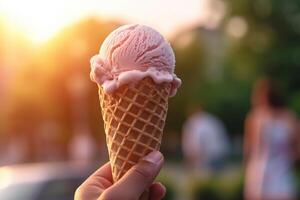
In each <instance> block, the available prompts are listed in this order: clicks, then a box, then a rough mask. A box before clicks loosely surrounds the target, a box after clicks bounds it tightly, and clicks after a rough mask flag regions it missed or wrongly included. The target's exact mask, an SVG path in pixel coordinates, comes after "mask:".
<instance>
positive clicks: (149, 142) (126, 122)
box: [99, 77, 171, 182]
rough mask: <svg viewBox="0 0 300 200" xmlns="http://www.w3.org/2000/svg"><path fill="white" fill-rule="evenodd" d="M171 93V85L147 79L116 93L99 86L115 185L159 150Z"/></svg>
mask: <svg viewBox="0 0 300 200" xmlns="http://www.w3.org/2000/svg"><path fill="white" fill-rule="evenodd" d="M170 90H171V83H161V84H156V83H154V82H153V80H152V79H151V78H148V77H147V78H144V79H142V80H141V81H139V82H138V83H136V84H132V85H124V86H122V87H120V88H118V89H117V90H116V91H115V92H114V93H113V94H107V93H106V92H105V91H104V90H103V88H102V87H101V86H99V98H100V105H101V109H102V117H103V121H104V129H105V134H106V143H107V148H108V152H109V159H110V163H111V167H112V174H113V180H114V182H116V181H117V180H119V179H120V178H121V177H122V176H123V175H124V174H125V173H126V172H127V171H128V170H129V169H130V168H131V167H132V166H133V165H135V164H136V163H137V162H138V161H139V160H140V159H141V158H143V157H144V156H145V155H147V154H148V153H150V152H151V151H154V150H159V148H160V145H161V139H162V135H163V129H164V125H165V121H166V116H167V110H168V98H169V94H170Z"/></svg>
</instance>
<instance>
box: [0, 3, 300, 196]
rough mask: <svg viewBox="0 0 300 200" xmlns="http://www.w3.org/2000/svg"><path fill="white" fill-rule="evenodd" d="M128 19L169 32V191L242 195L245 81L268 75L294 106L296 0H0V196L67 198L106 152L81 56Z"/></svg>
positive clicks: (299, 16)
mask: <svg viewBox="0 0 300 200" xmlns="http://www.w3.org/2000/svg"><path fill="white" fill-rule="evenodd" d="M127 23H141V24H145V25H149V26H152V27H153V28H155V29H157V30H158V31H159V32H161V33H162V34H163V35H164V36H165V37H166V38H167V39H168V40H169V41H170V43H171V46H172V47H173V49H174V52H175V55H176V74H177V75H178V77H180V78H181V79H182V81H183V85H182V87H181V88H180V89H179V91H178V93H177V95H176V96H175V97H173V98H171V99H170V104H169V112H168V117H167V122H166V127H165V133H164V137H163V143H162V147H161V149H162V152H163V153H164V155H165V157H166V165H165V167H164V169H163V171H162V173H161V175H160V177H159V179H160V180H161V181H162V182H163V183H164V184H166V186H167V188H168V193H167V196H166V199H243V196H244V192H243V191H244V188H245V184H244V183H245V180H244V179H245V175H244V174H245V173H244V172H245V167H244V165H245V163H244V159H243V158H244V156H243V149H244V143H245V140H246V139H247V136H245V134H244V133H245V127H244V126H245V120H246V117H247V113H249V112H250V110H251V109H252V106H253V105H252V103H251V102H252V100H251V98H253V96H252V90H253V87H254V83H255V82H256V81H257V80H258V79H261V78H262V77H268V78H269V79H272V81H273V82H275V83H276V85H277V86H278V88H280V91H281V94H282V96H284V99H285V107H286V108H289V109H290V111H291V112H293V113H294V114H293V116H294V119H295V120H296V121H297V116H299V114H300V79H299V78H298V76H299V74H300V64H299V63H300V1H299V0H284V1H279V0H231V1H223V0H184V1H183V0H165V1H159V0H152V1H146V0H86V1H81V0H72V1H69V0H66V1H60V0H51V1H50V0H49V1H37V0H36V1H35V0H27V1H17V0H0V166H2V168H0V194H1V193H2V194H1V195H0V196H1V199H2V198H4V200H14V199H19V198H20V196H16V194H19V195H21V194H22V195H21V196H22V199H26V198H25V197H27V199H28V200H35V199H49V200H51V199H64V200H66V199H72V196H73V192H74V188H76V187H77V186H78V185H79V184H80V182H81V181H82V180H84V178H85V177H86V176H87V175H88V174H89V173H90V172H91V171H93V170H94V169H96V168H97V167H98V166H99V165H101V164H103V163H104V162H106V161H107V160H108V156H107V151H106V143H105V133H104V129H103V121H102V119H101V110H100V106H99V100H98V94H97V86H96V84H94V83H92V82H91V81H90V79H89V71H90V63H89V60H90V58H91V57H92V56H93V55H95V54H96V53H97V52H98V51H99V48H100V45H101V43H102V41H103V40H104V38H105V37H106V36H107V35H108V34H109V33H110V32H111V31H112V30H114V29H115V28H117V27H118V26H120V25H123V24H127ZM295 123H296V124H299V123H298V122H295ZM201 130H202V131H201ZM197 131H198V132H199V134H196V132H197ZM206 133H207V134H206ZM299 137H300V136H299V135H297V136H296V139H297V138H299ZM195 138H196V139H195ZM244 138H246V139H244ZM195 141H196V142H195ZM299 144H300V143H299ZM275 147H276V145H275ZM296 147H299V145H298V146H297V145H296ZM196 152H198V153H196ZM199 152H200V153H199ZM298 153H299V152H298ZM200 154H201V155H200ZM298 155H300V154H298ZM296 157H297V156H296ZM298 158H299V156H298ZM296 161H297V159H296ZM254 162H255V161H254ZM298 163H299V161H298ZM297 165H298V166H299V164H297V162H291V164H290V165H289V166H291V167H292V169H291V170H290V171H291V172H290V174H292V177H293V180H294V181H293V183H294V184H293V185H294V187H296V188H297V187H298V186H299V183H300V171H299V167H297ZM191 169H192V170H191ZM298 188H299V187H298ZM15 191H18V192H15ZM294 199H297V197H295V196H294ZM298 199H299V198H298Z"/></svg>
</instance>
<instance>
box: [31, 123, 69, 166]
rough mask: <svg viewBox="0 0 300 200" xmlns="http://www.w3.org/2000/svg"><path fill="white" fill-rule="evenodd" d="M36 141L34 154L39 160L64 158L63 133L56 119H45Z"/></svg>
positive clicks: (60, 159) (49, 160)
mask: <svg viewBox="0 0 300 200" xmlns="http://www.w3.org/2000/svg"><path fill="white" fill-rule="evenodd" d="M34 139H35V141H34V142H35V143H34V145H35V146H34V156H35V160H36V161H38V162H51V161H62V160H64V158H65V156H64V151H63V144H62V142H61V140H62V135H61V130H60V127H59V125H58V124H57V123H56V122H54V121H48V120H45V121H44V122H42V123H41V124H40V126H39V128H38V134H37V135H36V137H35V138H34Z"/></svg>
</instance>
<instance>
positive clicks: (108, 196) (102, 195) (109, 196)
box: [100, 190, 120, 200]
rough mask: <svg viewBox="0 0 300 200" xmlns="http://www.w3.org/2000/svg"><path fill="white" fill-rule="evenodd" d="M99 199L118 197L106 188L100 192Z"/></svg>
mask: <svg viewBox="0 0 300 200" xmlns="http://www.w3.org/2000/svg"><path fill="white" fill-rule="evenodd" d="M100 199H101V200H118V199H120V198H118V197H117V195H116V194H115V193H114V192H112V191H110V190H106V191H104V192H103V193H102V194H101V198H100Z"/></svg>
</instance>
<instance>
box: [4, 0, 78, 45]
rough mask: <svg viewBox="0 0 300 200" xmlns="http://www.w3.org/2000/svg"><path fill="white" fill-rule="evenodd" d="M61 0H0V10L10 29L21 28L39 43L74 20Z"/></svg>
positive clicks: (72, 13)
mask: <svg viewBox="0 0 300 200" xmlns="http://www.w3.org/2000/svg"><path fill="white" fill-rule="evenodd" d="M67 11H68V7H67V4H64V1H61V0H51V1H39V0H26V1H19V0H0V12H1V13H2V14H3V15H4V17H5V18H6V19H7V22H8V23H9V26H10V27H11V28H12V29H21V30H22V32H23V33H24V34H25V35H26V36H28V37H29V38H31V39H32V40H33V41H34V42H36V43H40V42H43V41H45V40H47V39H49V38H50V37H51V36H53V35H54V34H55V33H56V32H57V31H59V30H60V29H61V28H62V27H63V26H64V25H66V24H67V23H70V22H72V21H73V20H74V12H67Z"/></svg>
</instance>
